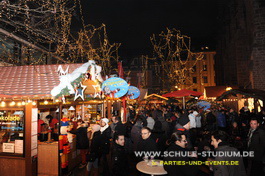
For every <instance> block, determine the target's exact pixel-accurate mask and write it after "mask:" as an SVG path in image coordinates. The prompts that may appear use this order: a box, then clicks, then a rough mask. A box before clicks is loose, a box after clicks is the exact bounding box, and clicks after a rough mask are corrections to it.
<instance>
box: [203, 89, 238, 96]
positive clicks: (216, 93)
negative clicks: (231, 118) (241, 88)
mask: <svg viewBox="0 0 265 176" xmlns="http://www.w3.org/2000/svg"><path fill="white" fill-rule="evenodd" d="M229 87H231V88H232V89H238V86H229ZM226 88H227V86H209V87H205V96H206V97H219V96H221V95H222V94H223V93H224V92H226Z"/></svg>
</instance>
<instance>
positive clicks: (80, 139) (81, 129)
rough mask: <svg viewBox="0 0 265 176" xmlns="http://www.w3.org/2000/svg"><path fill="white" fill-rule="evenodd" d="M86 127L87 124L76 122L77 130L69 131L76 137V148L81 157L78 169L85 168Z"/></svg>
mask: <svg viewBox="0 0 265 176" xmlns="http://www.w3.org/2000/svg"><path fill="white" fill-rule="evenodd" d="M87 127H88V124H87V123H85V122H83V121H82V120H78V121H77V128H76V129H75V130H71V131H69V132H70V133H72V134H75V135H76V148H77V149H79V150H80V154H81V157H82V163H81V164H80V166H79V168H80V169H81V168H84V167H85V166H86V154H87V151H88V147H89V140H88V137H87Z"/></svg>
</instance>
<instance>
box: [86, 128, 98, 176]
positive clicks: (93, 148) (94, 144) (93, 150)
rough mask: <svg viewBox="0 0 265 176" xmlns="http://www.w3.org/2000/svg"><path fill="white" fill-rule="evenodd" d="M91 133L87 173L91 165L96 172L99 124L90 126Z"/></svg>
mask: <svg viewBox="0 0 265 176" xmlns="http://www.w3.org/2000/svg"><path fill="white" fill-rule="evenodd" d="M91 128H92V134H91V145H90V147H89V152H88V154H89V156H90V157H91V158H90V160H89V161H88V164H87V172H88V173H87V175H88V176H89V175H90V173H91V171H92V170H91V169H92V166H93V167H94V169H95V171H96V173H98V159H99V156H100V154H99V150H100V142H101V141H100V131H99V130H100V126H99V125H97V124H95V125H93V126H92V127H91Z"/></svg>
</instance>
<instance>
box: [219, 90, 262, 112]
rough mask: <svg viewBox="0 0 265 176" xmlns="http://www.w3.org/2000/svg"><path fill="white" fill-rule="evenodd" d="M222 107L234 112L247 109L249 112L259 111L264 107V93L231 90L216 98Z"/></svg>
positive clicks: (259, 91)
mask: <svg viewBox="0 0 265 176" xmlns="http://www.w3.org/2000/svg"><path fill="white" fill-rule="evenodd" d="M216 101H221V102H222V104H223V105H224V106H227V107H232V108H233V109H235V110H236V111H240V109H241V108H243V107H247V108H248V109H249V110H253V109H254V110H255V111H256V112H257V111H260V110H261V109H262V108H263V107H264V101H265V91H263V90H258V89H232V90H229V91H226V92H224V93H223V94H222V95H221V96H219V97H217V99H216Z"/></svg>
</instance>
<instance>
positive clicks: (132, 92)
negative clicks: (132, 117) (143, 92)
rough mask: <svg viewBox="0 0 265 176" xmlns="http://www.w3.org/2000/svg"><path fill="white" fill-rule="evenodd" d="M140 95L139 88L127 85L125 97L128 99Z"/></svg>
mask: <svg viewBox="0 0 265 176" xmlns="http://www.w3.org/2000/svg"><path fill="white" fill-rule="evenodd" d="M139 96H140V90H139V89H138V88H137V87H134V86H129V90H128V93H127V97H128V98H129V99H132V100H133V99H136V98H138V97H139Z"/></svg>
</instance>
